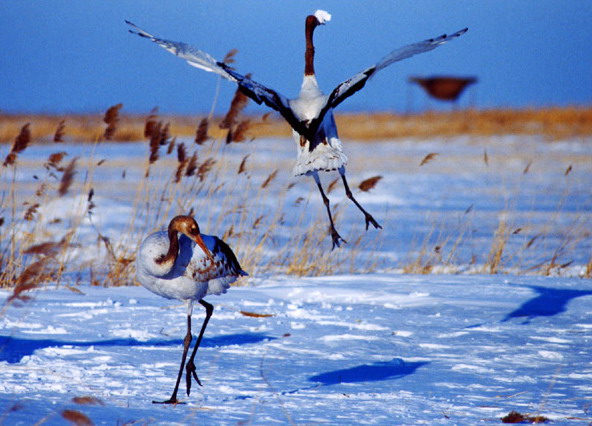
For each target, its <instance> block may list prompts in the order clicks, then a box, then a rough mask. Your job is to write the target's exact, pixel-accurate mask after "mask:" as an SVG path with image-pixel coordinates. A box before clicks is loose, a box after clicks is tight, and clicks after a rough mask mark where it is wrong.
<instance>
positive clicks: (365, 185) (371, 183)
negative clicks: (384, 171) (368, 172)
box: [358, 176, 382, 192]
mask: <svg viewBox="0 0 592 426" xmlns="http://www.w3.org/2000/svg"><path fill="white" fill-rule="evenodd" d="M380 179H382V176H374V177H371V178H368V179H366V180H363V181H362V182H361V183H360V185H358V188H360V190H361V191H364V192H368V191H370V190H371V189H372V188H374V187H375V186H376V184H377V183H378V181H379V180H380Z"/></svg>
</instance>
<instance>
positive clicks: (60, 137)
mask: <svg viewBox="0 0 592 426" xmlns="http://www.w3.org/2000/svg"><path fill="white" fill-rule="evenodd" d="M65 128H66V120H62V121H60V123H59V124H58V128H57V129H56V131H55V133H54V135H53V141H54V142H55V143H61V142H64V134H65V132H64V129H65Z"/></svg>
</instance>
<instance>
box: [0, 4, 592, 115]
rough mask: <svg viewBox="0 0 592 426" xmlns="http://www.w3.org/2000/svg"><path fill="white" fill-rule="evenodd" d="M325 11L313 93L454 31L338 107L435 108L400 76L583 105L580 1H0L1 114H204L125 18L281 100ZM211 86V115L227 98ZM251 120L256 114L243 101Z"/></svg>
mask: <svg viewBox="0 0 592 426" xmlns="http://www.w3.org/2000/svg"><path fill="white" fill-rule="evenodd" d="M316 9H326V10H327V11H329V12H330V13H331V14H332V15H333V19H332V20H331V22H329V23H328V25H326V26H325V27H321V28H320V29H319V30H318V31H317V32H316V33H315V42H316V52H317V61H316V71H317V75H318V79H319V83H320V84H321V87H322V88H323V89H324V90H325V91H327V92H328V91H330V90H331V89H333V87H334V86H335V85H336V84H338V83H340V82H341V81H343V80H345V79H346V78H348V77H350V76H351V75H353V74H355V73H356V72H358V71H361V70H362V69H364V68H365V67H367V66H369V65H371V64H373V63H374V62H375V61H376V60H378V59H379V58H380V57H382V56H383V55H384V54H386V53H387V52H389V51H390V50H392V49H394V48H396V47H399V46H402V45H405V44H408V43H411V42H415V41H419V40H422V39H425V38H428V37H433V36H437V35H439V34H441V33H445V32H447V33H449V32H453V31H456V30H458V29H460V28H463V27H469V32H468V33H467V34H465V35H464V36H463V37H461V38H460V39H458V40H455V41H454V42H451V43H449V44H447V45H445V46H442V47H440V48H438V49H436V50H435V51H432V52H428V53H425V54H423V55H420V56H417V57H414V58H411V59H408V60H406V61H404V62H400V63H397V64H394V65H393V66H391V67H389V68H387V69H385V70H383V71H381V73H379V74H378V75H377V76H376V78H374V79H373V80H372V81H371V82H370V83H369V84H368V85H367V86H366V87H365V88H364V89H363V90H362V91H361V92H359V93H357V94H356V95H355V96H353V97H352V98H350V99H348V100H347V101H346V102H344V103H343V104H342V105H341V106H340V107H339V109H340V110H342V111H399V112H403V111H406V110H408V109H409V108H412V109H414V110H417V109H423V108H426V107H436V106H437V104H436V102H435V101H427V100H426V98H425V95H423V93H421V92H420V91H419V89H418V88H415V87H414V88H411V87H410V86H409V85H408V83H407V78H408V77H409V76H410V75H421V76H428V75H434V74H452V75H463V76H464V75H467V76H477V77H478V78H479V80H480V81H479V83H478V85H477V86H475V87H473V88H471V89H470V90H469V92H467V93H466V96H465V97H464V99H462V101H461V105H469V104H472V105H474V106H476V107H482V108H495V107H537V106H549V105H572V104H575V105H591V104H592V54H591V50H590V46H589V42H590V40H591V39H592V25H590V22H592V2H590V1H568V2H566V1H550V0H523V1H507V0H483V1H478V2H477V1H461V0H457V1H455V0H451V1H446V2H444V1H441V0H414V1H400V0H373V1H364V2H362V1H353V0H318V1H302V0H300V1H292V0H286V1H276V0H273V1H272V0H265V1H264V0H249V1H244V0H243V1H239V0H218V1H196V0H187V1H175V2H172V1H162V0H159V1H155V0H143V1H131V0H118V1H113V0H85V1H80V2H72V1H65V0H46V1H28V0H19V1H3V2H2V3H1V4H0V39H1V43H2V49H1V52H0V82H1V83H0V84H1V96H0V110H2V111H5V112H14V113H16V112H33V113H39V112H49V113H76V112H80V113H86V112H102V111H104V110H105V109H106V108H107V107H108V106H110V105H112V104H115V103H119V102H122V103H123V104H124V111H127V112H135V113H146V112H148V111H149V110H150V109H152V108H153V107H154V106H158V107H159V108H160V111H161V113H183V114H202V113H205V112H208V111H209V109H210V107H211V105H212V100H213V98H214V95H215V92H216V85H217V77H216V76H214V75H213V74H210V73H205V72H203V71H201V70H198V69H194V68H192V67H190V66H188V65H186V64H185V63H184V62H183V61H181V60H179V59H177V58H175V57H174V56H172V55H171V54H169V53H167V52H165V51H164V50H162V49H160V48H158V47H157V46H156V45H153V44H152V43H150V42H148V41H146V40H142V39H140V38H139V37H137V36H133V35H131V34H129V33H128V32H127V28H126V26H125V24H124V19H129V20H131V21H133V22H135V23H136V24H138V25H139V26H141V27H143V28H144V29H146V30H148V31H150V32H152V33H153V34H155V35H157V36H160V37H163V38H167V39H171V40H179V41H185V42H187V43H189V44H192V45H194V46H196V47H199V48H200V49H202V50H205V51H206V52H208V53H210V54H212V55H213V56H214V57H216V58H219V59H222V58H223V57H224V55H225V54H226V52H228V51H229V50H230V49H233V48H237V49H238V50H239V53H238V55H237V56H236V59H237V62H236V64H235V66H236V68H237V69H238V70H239V71H240V72H243V73H247V72H251V73H253V78H254V79H256V80H257V81H259V82H260V83H263V84H265V85H267V86H269V87H272V88H274V89H276V90H278V91H279V92H281V93H283V94H284V95H286V96H289V97H293V96H295V95H296V94H297V93H298V90H299V88H300V83H301V80H302V72H303V56H304V35H303V28H304V18H305V16H306V15H307V14H309V13H312V12H314V10H316ZM234 90H235V87H234V85H233V84H231V83H229V82H226V81H223V82H222V84H221V92H220V99H219V102H218V106H217V111H218V112H223V111H224V110H225V109H226V106H227V105H228V102H229V99H230V97H231V96H232V93H233V92H234ZM250 111H253V112H261V113H263V112H266V109H265V108H264V107H256V106H251V107H250Z"/></svg>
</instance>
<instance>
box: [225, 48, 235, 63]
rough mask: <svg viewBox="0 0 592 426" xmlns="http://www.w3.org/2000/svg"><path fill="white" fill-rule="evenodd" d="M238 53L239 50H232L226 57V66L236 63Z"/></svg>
mask: <svg viewBox="0 0 592 426" xmlns="http://www.w3.org/2000/svg"><path fill="white" fill-rule="evenodd" d="M237 53H238V49H230V50H229V51H228V53H227V54H226V56H224V60H223V61H222V62H224V63H225V64H226V65H228V64H234V63H235V62H236V61H235V60H234V57H235V55H236V54H237Z"/></svg>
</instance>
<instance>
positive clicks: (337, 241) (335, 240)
mask: <svg viewBox="0 0 592 426" xmlns="http://www.w3.org/2000/svg"><path fill="white" fill-rule="evenodd" d="M331 238H332V239H333V248H332V249H331V250H335V247H341V243H345V244H347V241H345V240H344V239H343V238H341V235H339V234H338V233H337V230H335V228H333V229H331Z"/></svg>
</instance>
